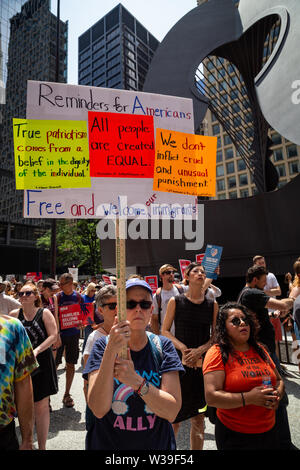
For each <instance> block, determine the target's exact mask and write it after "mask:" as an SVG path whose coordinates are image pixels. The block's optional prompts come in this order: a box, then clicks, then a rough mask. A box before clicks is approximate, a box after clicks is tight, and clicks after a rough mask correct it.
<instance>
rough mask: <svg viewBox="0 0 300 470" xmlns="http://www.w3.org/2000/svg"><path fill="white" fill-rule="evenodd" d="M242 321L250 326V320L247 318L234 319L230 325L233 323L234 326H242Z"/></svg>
mask: <svg viewBox="0 0 300 470" xmlns="http://www.w3.org/2000/svg"><path fill="white" fill-rule="evenodd" d="M242 321H243V322H244V323H245V325H249V320H248V319H247V318H246V317H243V318H240V317H233V318H232V319H231V320H230V323H232V325H233V326H240V325H241V323H242Z"/></svg>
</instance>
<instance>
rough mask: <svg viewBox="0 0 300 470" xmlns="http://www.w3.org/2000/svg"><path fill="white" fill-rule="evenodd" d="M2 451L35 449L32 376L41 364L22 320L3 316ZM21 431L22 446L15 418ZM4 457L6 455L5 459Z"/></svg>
mask: <svg viewBox="0 0 300 470" xmlns="http://www.w3.org/2000/svg"><path fill="white" fill-rule="evenodd" d="M0 342H1V354H0V450H1V451H3V450H18V449H20V450H32V446H33V391H32V383H31V377H30V374H31V372H33V371H34V370H35V369H36V368H37V367H38V363H37V361H36V359H35V356H34V354H33V350H32V346H31V343H30V341H29V338H28V336H27V333H26V331H25V328H24V327H23V325H22V324H21V322H20V321H19V320H17V319H16V318H12V317H9V316H7V315H0ZM16 414H18V421H19V426H20V431H21V444H20V446H19V442H18V438H17V435H16V431H15V420H14V418H15V416H16ZM2 458H3V456H2Z"/></svg>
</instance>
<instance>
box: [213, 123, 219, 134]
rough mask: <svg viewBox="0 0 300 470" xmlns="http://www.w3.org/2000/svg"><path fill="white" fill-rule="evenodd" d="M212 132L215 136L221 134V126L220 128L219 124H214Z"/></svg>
mask: <svg viewBox="0 0 300 470" xmlns="http://www.w3.org/2000/svg"><path fill="white" fill-rule="evenodd" d="M212 132H213V135H217V134H220V126H219V124H214V125H213V126H212Z"/></svg>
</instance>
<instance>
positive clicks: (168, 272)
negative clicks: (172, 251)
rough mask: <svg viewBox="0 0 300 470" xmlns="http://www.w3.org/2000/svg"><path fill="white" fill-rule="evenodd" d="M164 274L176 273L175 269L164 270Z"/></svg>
mask: <svg viewBox="0 0 300 470" xmlns="http://www.w3.org/2000/svg"><path fill="white" fill-rule="evenodd" d="M163 274H168V275H169V274H175V271H164V272H163Z"/></svg>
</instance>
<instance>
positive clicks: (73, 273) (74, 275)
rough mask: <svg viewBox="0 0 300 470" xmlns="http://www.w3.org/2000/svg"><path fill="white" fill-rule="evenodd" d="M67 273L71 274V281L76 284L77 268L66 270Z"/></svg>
mask: <svg viewBox="0 0 300 470" xmlns="http://www.w3.org/2000/svg"><path fill="white" fill-rule="evenodd" d="M68 272H69V273H70V274H72V276H73V280H74V281H76V282H78V268H68Z"/></svg>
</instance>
